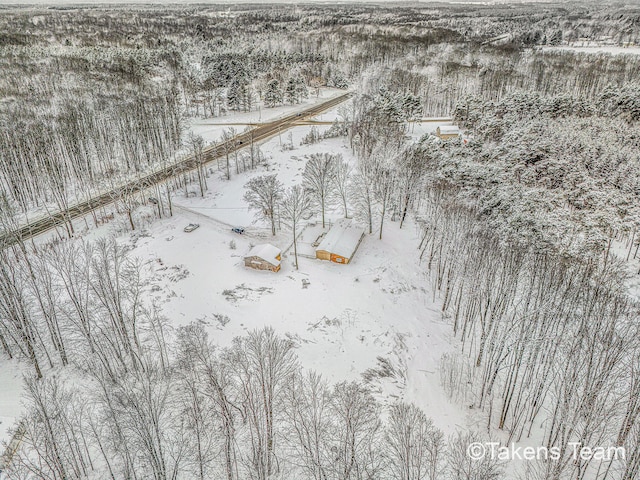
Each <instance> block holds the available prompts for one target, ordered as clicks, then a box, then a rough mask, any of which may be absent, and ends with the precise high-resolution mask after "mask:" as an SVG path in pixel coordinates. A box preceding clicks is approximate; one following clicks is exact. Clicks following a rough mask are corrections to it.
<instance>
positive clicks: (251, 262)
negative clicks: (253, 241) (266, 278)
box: [244, 243, 282, 272]
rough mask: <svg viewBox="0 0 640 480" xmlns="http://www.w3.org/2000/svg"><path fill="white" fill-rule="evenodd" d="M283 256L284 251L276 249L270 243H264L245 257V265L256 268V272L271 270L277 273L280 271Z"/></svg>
mask: <svg viewBox="0 0 640 480" xmlns="http://www.w3.org/2000/svg"><path fill="white" fill-rule="evenodd" d="M281 255H282V251H281V250H280V249H279V248H278V247H274V246H273V245H271V244H269V243H263V244H261V245H256V246H255V247H253V248H252V249H251V250H250V251H249V253H247V255H246V256H245V257H244V265H245V266H246V267H250V268H255V269H256V270H271V271H272V272H277V271H278V270H280V262H281V260H282V257H281Z"/></svg>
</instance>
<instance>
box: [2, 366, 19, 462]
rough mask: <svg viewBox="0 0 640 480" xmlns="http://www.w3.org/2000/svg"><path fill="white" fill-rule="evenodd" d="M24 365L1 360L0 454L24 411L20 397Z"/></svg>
mask: <svg viewBox="0 0 640 480" xmlns="http://www.w3.org/2000/svg"><path fill="white" fill-rule="evenodd" d="M22 370H23V366H22V365H20V364H19V363H18V362H17V361H15V360H5V359H3V360H2V362H0V454H1V453H2V450H3V444H4V443H3V442H8V441H9V440H10V435H9V430H10V429H12V428H13V427H15V422H16V420H17V418H18V417H19V416H20V414H21V413H22V410H23V409H22V404H21V403H20V397H21V395H22V392H23V385H22Z"/></svg>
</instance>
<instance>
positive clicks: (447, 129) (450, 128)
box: [438, 125, 460, 135]
mask: <svg viewBox="0 0 640 480" xmlns="http://www.w3.org/2000/svg"><path fill="white" fill-rule="evenodd" d="M438 128H439V129H440V130H439V132H440V135H459V134H460V128H459V127H458V126H457V125H440V126H439V127H438Z"/></svg>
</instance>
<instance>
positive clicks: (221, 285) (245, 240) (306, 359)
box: [0, 107, 472, 442]
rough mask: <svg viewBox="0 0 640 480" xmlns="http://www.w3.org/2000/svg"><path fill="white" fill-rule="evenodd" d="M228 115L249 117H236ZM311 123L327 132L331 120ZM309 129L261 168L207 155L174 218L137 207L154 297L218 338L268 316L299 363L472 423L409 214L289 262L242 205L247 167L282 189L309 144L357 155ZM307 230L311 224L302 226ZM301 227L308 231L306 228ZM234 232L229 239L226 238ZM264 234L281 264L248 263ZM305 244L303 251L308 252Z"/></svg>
mask: <svg viewBox="0 0 640 480" xmlns="http://www.w3.org/2000/svg"><path fill="white" fill-rule="evenodd" d="M299 108H300V107H299ZM337 111H338V109H335V110H333V111H331V112H327V113H325V114H323V116H322V120H323V121H327V120H328V121H331V120H332V119H333V118H335V116H336V115H337ZM284 113H286V112H282V113H281V114H284ZM225 120H226V121H228V122H229V123H240V121H249V120H247V119H244V118H241V119H239V118H232V117H231V116H229V117H225ZM263 120H264V118H263ZM437 125H439V123H431V122H425V123H422V124H417V125H416V126H415V127H414V128H413V131H412V132H411V134H412V136H413V137H414V138H416V137H419V136H421V135H423V134H424V133H426V132H429V131H434V130H435V128H436V127H437ZM221 128H222V127H221ZM317 128H318V129H319V130H320V131H321V132H322V131H324V130H326V129H327V128H329V127H328V126H318V127H317ZM310 129H311V126H301V127H296V128H294V129H292V130H290V132H291V138H292V140H293V145H294V147H295V148H294V150H285V151H283V150H282V148H281V146H280V144H281V142H282V143H286V142H287V141H288V138H289V132H283V133H282V135H281V136H280V138H279V137H278V136H276V137H274V138H272V139H271V140H269V141H267V142H265V143H264V144H263V145H262V151H263V152H264V154H265V156H266V157H267V166H260V167H259V168H258V169H257V170H254V171H251V172H247V173H241V174H239V175H236V174H234V173H233V170H232V178H231V180H230V181H227V180H225V179H224V178H223V175H222V172H221V171H219V170H218V169H217V166H216V164H215V163H213V164H211V165H210V166H209V167H208V170H209V173H210V177H209V179H208V185H209V190H208V192H207V193H206V195H205V197H204V198H201V197H199V196H195V197H194V196H191V197H189V198H187V197H186V196H185V195H184V192H182V193H180V192H178V193H177V194H176V196H175V197H174V199H173V200H174V207H175V208H174V216H173V217H171V218H166V219H162V220H155V221H154V220H151V217H150V214H149V212H150V207H149V208H147V209H146V210H145V209H144V208H142V209H140V210H139V212H137V217H138V218H137V220H138V223H139V224H140V225H143V227H142V228H141V229H140V230H138V231H136V232H134V233H127V234H121V236H120V239H121V241H122V242H123V243H131V244H132V245H134V248H133V255H135V256H137V257H140V258H141V259H143V260H144V261H147V262H149V263H151V264H152V265H154V269H155V273H156V274H155V276H154V278H153V291H154V293H153V295H154V297H155V298H154V300H155V302H156V303H157V304H159V305H160V306H161V307H162V309H163V312H164V314H165V315H166V316H167V317H168V318H169V319H170V321H171V323H172V325H173V326H176V327H177V326H179V325H183V324H186V323H189V322H192V321H203V322H206V323H207V325H208V326H209V333H210V337H211V339H212V340H213V341H214V342H216V343H218V344H219V345H221V346H224V345H228V344H229V343H230V342H231V340H232V339H233V338H234V337H235V336H238V335H242V334H244V333H245V332H247V331H249V330H251V329H255V328H261V327H263V326H267V325H269V326H272V327H273V328H274V329H276V331H278V332H279V333H280V334H282V335H287V336H289V337H290V338H292V339H293V340H294V341H295V343H296V345H297V346H298V349H297V353H298V355H299V357H300V361H301V363H302V365H303V366H304V367H306V368H308V369H314V370H316V371H318V372H320V373H322V374H323V375H324V376H325V377H326V378H327V379H328V380H330V381H332V382H340V381H343V380H355V379H362V378H363V377H362V374H363V373H365V372H367V375H366V376H367V378H368V379H369V383H370V385H371V386H372V387H373V389H374V390H375V391H377V392H378V396H379V398H380V399H381V400H382V401H385V402H391V401H394V400H395V399H399V398H401V399H405V400H407V401H411V402H414V403H416V404H417V405H418V406H420V407H421V408H422V409H423V410H424V411H425V412H426V413H427V415H429V416H431V417H432V418H433V420H434V423H435V425H436V426H437V427H438V428H440V429H442V430H443V431H444V432H445V434H449V433H452V432H453V431H455V430H456V429H457V428H459V427H462V428H464V427H465V426H466V425H467V424H468V422H469V421H472V419H471V418H468V411H467V410H466V409H465V408H464V407H461V406H458V405H456V404H454V403H453V402H452V401H450V400H449V398H448V397H447V396H446V394H445V392H444V391H443V389H442V388H441V386H440V378H439V364H440V358H441V355H442V354H443V353H444V352H448V351H451V350H452V349H453V346H452V335H451V327H450V326H449V325H448V324H447V323H446V322H445V321H443V320H442V319H441V314H440V310H439V309H440V305H439V304H438V302H437V301H434V300H433V296H432V293H431V290H430V284H429V280H428V278H427V275H426V273H425V271H426V268H425V267H424V266H421V265H419V264H418V255H417V249H416V248H417V245H418V242H419V239H418V232H417V230H416V228H415V226H414V225H413V224H412V222H411V221H408V222H406V224H405V226H404V227H403V229H402V230H400V229H399V227H398V223H395V222H386V226H385V231H384V235H383V239H382V240H378V238H377V235H376V232H374V234H373V235H366V236H365V238H364V240H363V242H362V244H361V245H360V247H359V249H358V251H357V253H356V255H355V257H354V259H353V261H352V262H351V263H350V264H349V265H338V264H333V263H330V262H325V261H320V260H316V259H313V258H305V257H300V259H299V264H300V270H298V271H296V270H295V267H294V266H293V251H292V250H291V251H288V252H287V251H286V250H287V248H288V247H289V246H290V245H291V238H290V234H289V232H288V231H281V232H279V233H278V235H277V236H276V237H275V238H274V237H272V236H271V234H270V228H268V226H267V225H264V224H261V223H255V222H254V218H253V214H252V213H251V212H249V211H248V210H247V207H246V204H245V202H244V200H243V198H242V197H243V195H244V185H245V183H246V182H247V181H248V180H249V179H250V178H251V177H253V176H256V175H263V174H265V173H277V174H278V178H279V179H280V180H281V181H282V182H283V183H284V184H285V186H286V187H288V186H291V185H295V184H299V183H301V181H302V171H303V170H304V165H305V161H306V158H305V157H307V156H308V155H309V154H311V153H319V152H332V153H341V154H342V155H343V157H344V158H345V160H348V161H354V158H353V156H352V154H351V151H350V150H349V148H348V146H347V145H346V144H345V141H344V139H328V140H324V141H322V142H320V143H317V144H314V145H305V146H300V140H301V139H302V138H303V136H304V135H306V134H307V133H308V132H309V130H310ZM200 133H203V132H200ZM189 190H191V191H194V192H197V190H198V187H197V185H195V184H192V185H191V186H190V187H189ZM111 208H112V207H111ZM108 211H109V209H107V210H106V212H105V213H108ZM341 216H342V212H341V210H340V208H336V210H335V211H333V212H330V214H329V217H331V218H333V219H337V218H340V217H341ZM314 221H318V219H312V220H311V222H314ZM89 223H91V222H90V221H89ZM125 223H126V220H125V219H124V218H118V217H116V220H115V221H113V222H111V223H110V224H107V225H104V226H102V227H100V228H99V229H91V230H88V231H86V228H87V227H86V226H85V225H86V224H85V221H84V220H82V219H81V220H77V221H76V222H75V226H76V228H77V232H82V231H83V230H85V233H84V234H82V233H79V234H78V236H84V238H86V239H93V238H97V237H100V236H104V235H109V234H112V233H113V232H117V231H118V230H120V229H121V228H122V225H124V224H125ZM189 223H199V224H200V228H199V229H197V230H195V231H194V232H191V233H185V232H184V231H183V228H184V227H185V226H186V225H187V224H189ZM231 226H243V227H246V228H247V230H246V233H245V234H244V235H238V234H234V233H233V232H231ZM312 230H313V227H310V230H308V232H309V234H311V233H312ZM315 230H318V232H320V231H321V229H320V230H319V229H318V227H316V228H315ZM53 236H55V233H49V234H47V235H45V236H43V237H41V238H39V239H38V241H44V240H46V238H47V237H49V238H50V237H53ZM308 236H313V235H308V234H307V232H305V233H303V237H308ZM314 239H315V237H314ZM231 240H234V241H235V243H236V248H235V249H231V248H230V246H229V244H230V242H231ZM305 240H306V238H305ZM265 241H268V242H269V243H272V244H274V245H276V246H278V247H279V248H282V249H283V250H284V251H285V252H284V253H283V262H282V269H281V271H280V272H279V273H271V272H265V271H255V270H251V269H248V268H246V267H244V265H243V261H242V258H243V255H244V254H245V253H246V252H247V251H248V250H249V249H250V247H251V245H255V244H258V243H264V242H265ZM311 241H313V240H311ZM307 247H308V248H307ZM307 247H304V246H303V247H302V248H301V250H302V251H303V252H304V251H305V250H309V251H310V252H308V253H311V254H313V249H312V248H311V247H310V245H309V246H307ZM303 279H305V280H306V281H308V282H309V285H308V287H307V288H303V282H302V280H303ZM379 358H380V359H383V361H385V362H388V363H389V364H390V365H391V366H392V367H393V370H394V373H393V374H392V375H391V376H386V375H388V373H386V374H381V373H380V372H382V371H383V370H384V369H382V368H380V362H379ZM16 372H18V369H17V368H16V366H15V364H13V363H11V362H2V364H1V365H0V387H1V388H2V391H1V393H0V421H2V423H1V424H0V441H5V442H6V441H8V440H9V438H8V435H7V430H6V429H7V428H8V427H11V426H13V423H14V420H15V418H17V417H18V416H19V415H20V413H21V412H22V406H21V404H20V395H21V392H22V387H21V374H20V373H16ZM376 372H378V373H376Z"/></svg>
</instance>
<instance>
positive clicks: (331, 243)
mask: <svg viewBox="0 0 640 480" xmlns="http://www.w3.org/2000/svg"><path fill="white" fill-rule="evenodd" d="M362 235H364V230H363V229H362V228H361V227H359V226H358V225H356V224H354V223H353V222H352V221H351V220H349V219H347V218H341V219H340V220H338V221H337V222H336V223H335V224H334V225H333V227H331V229H330V230H329V231H328V232H327V234H326V235H325V237H324V238H323V239H322V242H320V245H318V248H317V250H324V251H325V252H329V253H334V254H336V255H340V256H341V257H344V258H351V256H352V255H353V252H355V250H356V248H357V247H358V244H359V243H360V239H361V238H362Z"/></svg>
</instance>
